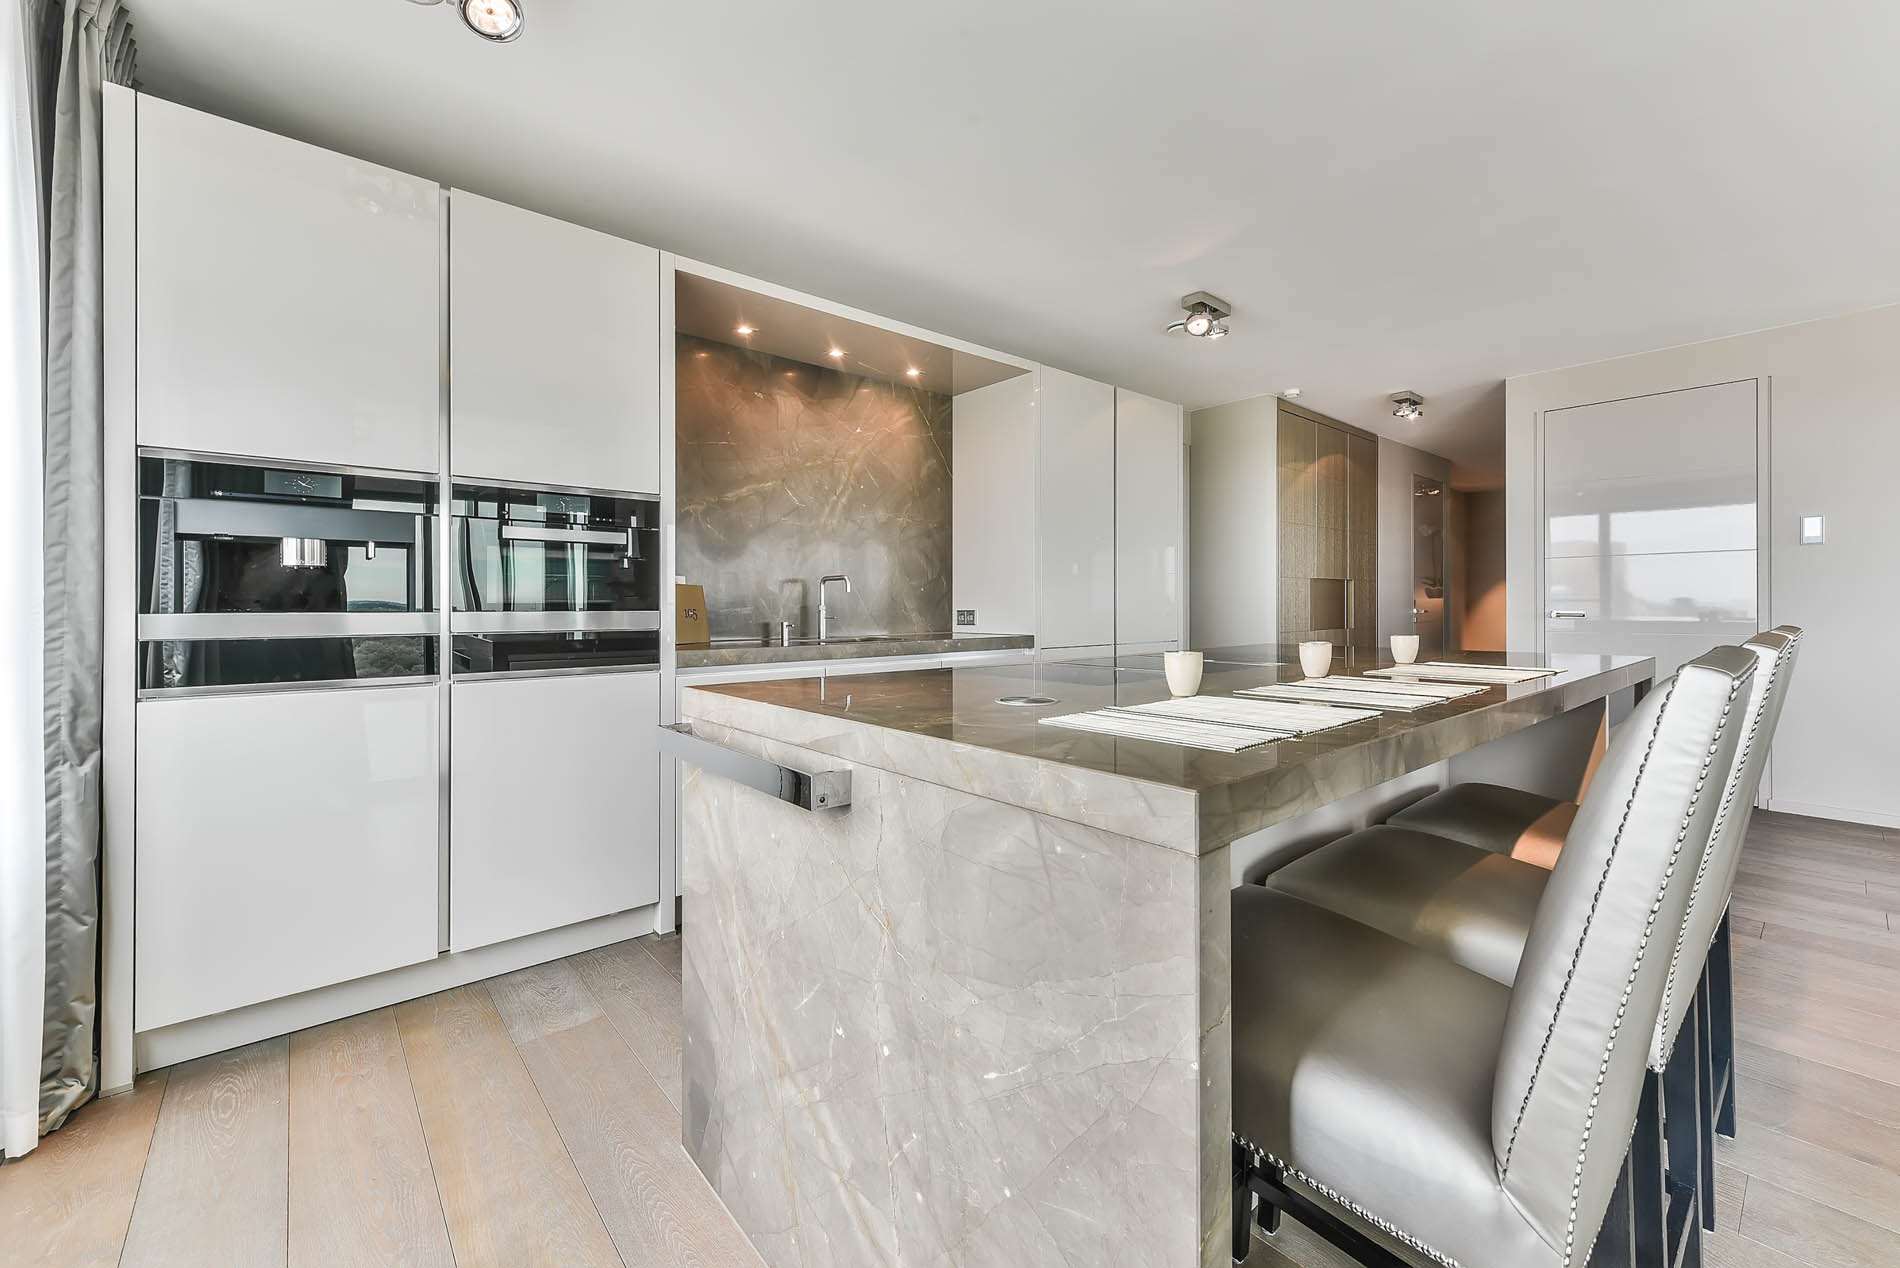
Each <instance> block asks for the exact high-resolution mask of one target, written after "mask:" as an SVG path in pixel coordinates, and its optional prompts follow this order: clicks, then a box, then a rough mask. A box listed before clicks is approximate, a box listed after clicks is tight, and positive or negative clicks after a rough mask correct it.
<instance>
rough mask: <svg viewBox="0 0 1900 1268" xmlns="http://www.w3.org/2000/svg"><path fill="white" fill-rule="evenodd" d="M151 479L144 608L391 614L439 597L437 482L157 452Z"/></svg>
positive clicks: (147, 464)
mask: <svg viewBox="0 0 1900 1268" xmlns="http://www.w3.org/2000/svg"><path fill="white" fill-rule="evenodd" d="M139 483H140V489H139V537H140V552H139V556H140V560H139V562H140V577H139V597H140V607H139V610H140V612H141V613H142V614H145V615H148V616H160V617H182V616H192V615H214V614H215V615H220V616H237V615H252V616H255V615H273V616H292V615H295V616H304V617H308V616H311V615H317V614H328V615H341V614H385V615H387V614H396V613H423V612H428V611H429V610H430V609H431V608H432V607H433V606H434V604H433V596H432V591H433V588H434V568H433V566H432V561H433V559H434V555H435V552H434V550H433V549H432V546H433V540H432V539H433V532H434V529H433V525H434V523H435V518H434V516H435V503H436V489H437V486H436V485H435V483H434V482H433V481H431V480H428V479H424V478H419V477H403V476H389V475H367V474H360V473H346V472H322V471H305V470H283V469H273V468H267V467H254V466H245V465H240V464H236V463H228V462H213V461H207V460H198V459H190V458H174V457H161V456H151V455H147V456H144V457H141V459H140V461H139ZM174 624H175V623H174ZM163 632H164V633H167V634H179V633H185V632H187V631H186V630H184V629H182V628H181V629H171V628H169V627H168V628H167V629H166V630H164V631H163ZM192 632H197V631H192ZM203 632H205V633H224V632H228V631H224V630H222V629H219V630H215V631H214V630H212V629H210V628H209V627H207V629H206V630H205V631H203ZM246 633H247V634H252V633H255V631H246Z"/></svg>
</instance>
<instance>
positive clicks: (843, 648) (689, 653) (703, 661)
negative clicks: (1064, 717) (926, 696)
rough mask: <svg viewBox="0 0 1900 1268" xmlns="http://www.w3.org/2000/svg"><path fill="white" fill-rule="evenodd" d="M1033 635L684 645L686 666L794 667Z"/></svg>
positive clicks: (980, 646)
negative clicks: (826, 661)
mask: <svg viewBox="0 0 1900 1268" xmlns="http://www.w3.org/2000/svg"><path fill="white" fill-rule="evenodd" d="M1035 645H1036V639H1035V636H1034V635H1031V634H950V633H941V632H933V633H924V634H855V635H854V634H845V635H840V636H838V637H836V638H832V639H827V640H826V641H824V642H822V643H821V642H819V641H818V640H817V639H815V638H807V639H796V638H795V639H793V640H792V641H791V643H790V644H789V645H780V644H778V643H770V642H767V641H765V640H764V639H714V640H713V641H712V642H710V643H681V644H679V646H678V648H677V655H678V658H679V659H678V662H677V663H678V665H679V667H680V668H681V669H715V668H720V669H723V668H726V667H728V666H731V665H790V664H803V663H806V662H809V661H818V660H851V659H856V658H860V657H872V656H948V655H951V654H954V653H957V652H1006V651H1027V650H1029V649H1032V648H1034V647H1035Z"/></svg>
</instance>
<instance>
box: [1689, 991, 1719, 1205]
mask: <svg viewBox="0 0 1900 1268" xmlns="http://www.w3.org/2000/svg"><path fill="white" fill-rule="evenodd" d="M1695 1012H1696V1016H1695V1018H1694V1020H1695V1022H1696V1023H1697V1024H1696V1037H1697V1038H1696V1047H1697V1050H1698V1051H1697V1061H1696V1073H1697V1082H1698V1083H1699V1084H1700V1087H1699V1088H1698V1089H1697V1093H1696V1142H1697V1145H1698V1152H1699V1154H1700V1156H1701V1165H1702V1227H1703V1228H1705V1229H1707V1230H1708V1231H1709V1232H1714V1231H1715V1108H1716V1098H1717V1096H1718V1095H1719V1091H1718V1088H1719V1084H1718V1082H1717V1078H1716V1073H1717V1066H1718V1064H1719V1063H1718V1061H1717V1057H1716V1052H1715V1024H1714V1013H1715V993H1714V991H1712V990H1711V989H1710V988H1709V970H1708V966H1707V965H1706V964H1705V965H1704V966H1703V969H1702V979H1701V981H1700V982H1698V983H1697V985H1696V1007H1695Z"/></svg>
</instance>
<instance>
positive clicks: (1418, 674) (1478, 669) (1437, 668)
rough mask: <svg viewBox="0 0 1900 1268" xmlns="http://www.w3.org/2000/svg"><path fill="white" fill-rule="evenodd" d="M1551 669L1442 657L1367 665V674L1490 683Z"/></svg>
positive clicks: (1547, 672)
mask: <svg viewBox="0 0 1900 1268" xmlns="http://www.w3.org/2000/svg"><path fill="white" fill-rule="evenodd" d="M1556 672H1557V671H1556V670H1554V669H1525V668H1520V667H1518V666H1516V665H1457V664H1453V663H1452V662H1450V661H1444V660H1427V661H1421V662H1419V663H1418V664H1416V665H1394V666H1393V667H1392V668H1390V669H1368V670H1367V671H1366V676H1367V677H1369V678H1403V679H1419V678H1430V679H1433V680H1435V681H1438V682H1482V683H1488V684H1490V685H1491V686H1494V687H1495V686H1500V685H1508V684H1510V683H1514V682H1529V681H1531V680H1532V679H1533V678H1548V677H1550V675H1552V674H1554V673H1556Z"/></svg>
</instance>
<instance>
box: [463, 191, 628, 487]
mask: <svg viewBox="0 0 1900 1268" xmlns="http://www.w3.org/2000/svg"><path fill="white" fill-rule="evenodd" d="M660 355H661V348H660V255H659V252H657V251H655V250H654V249H653V248H652V247H643V246H641V245H639V244H638V243H635V242H627V241H624V240H622V239H620V238H615V237H610V236H609V235H607V234H604V233H596V232H595V231H594V230H592V229H583V228H581V227H579V226H578V225H571V224H567V223H565V222H563V221H560V220H555V219H552V218H550V217H548V216H542V215H537V214H535V213H534V212H531V211H523V210H521V209H520V208H519V207H510V206H508V205H507V204H506V203H498V202H494V201H492V200H491V199H487V198H480V197H477V196H476V195H474V194H469V193H464V192H463V191H462V190H459V189H458V190H455V191H453V192H452V193H451V194H450V195H449V365H450V367H451V368H452V371H453V375H454V384H453V388H452V390H451V392H450V396H449V411H450V429H449V455H450V458H449V462H450V467H451V469H452V470H453V471H454V472H455V474H456V475H458V476H466V477H469V478H472V479H485V480H494V481H497V482H500V483H507V482H509V481H522V482H525V483H529V484H553V485H564V486H577V487H580V488H590V489H610V490H614V491H617V492H629V493H658V492H659V491H660Z"/></svg>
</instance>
